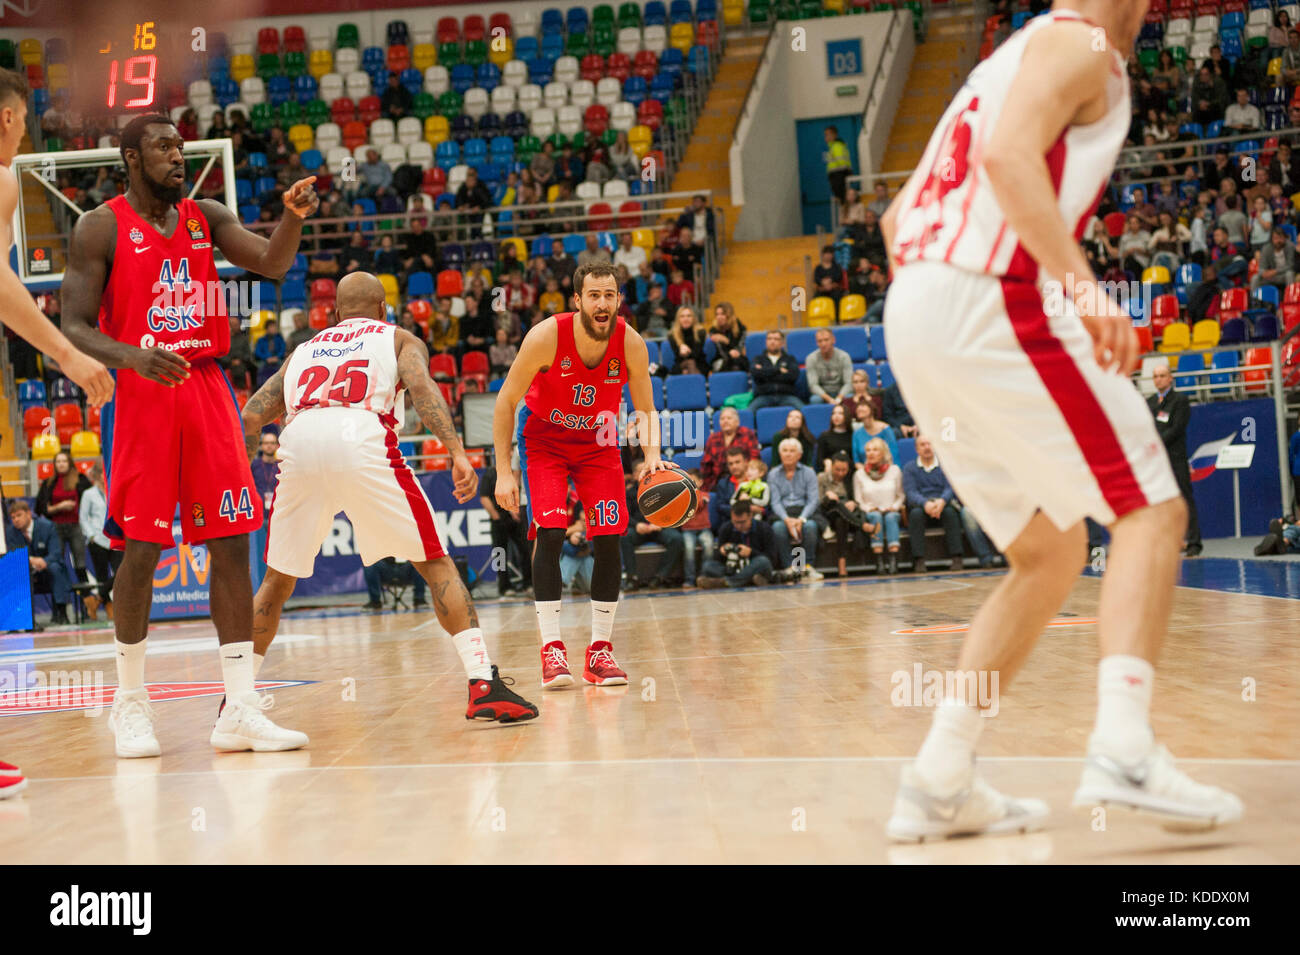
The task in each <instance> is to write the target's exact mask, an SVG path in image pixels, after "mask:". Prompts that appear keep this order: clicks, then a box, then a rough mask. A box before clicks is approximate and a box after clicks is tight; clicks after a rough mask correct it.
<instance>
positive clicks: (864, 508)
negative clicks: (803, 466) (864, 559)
mask: <svg viewBox="0 0 1300 955" xmlns="http://www.w3.org/2000/svg"><path fill="white" fill-rule="evenodd" d="M864 455H865V458H864V460H865V466H863V467H861V468H859V469H858V470H857V473H855V474H854V475H853V499H854V500H855V501H857V503H858V510H859V511H861V512H862V514H863V516H864V517H865V518H866V522H867V523H868V524H870V525H871V526H872V527H873V528H874V530H872V531H870V532H869V533H870V534H871V551H872V553H874V554H875V555H876V573H877V574H884V573H886V568H885V551H886V549H888V552H889V554H888V556H889V566H888V573H891V574H896V573H898V539H899V533H900V527H901V526H902V513H903V505H904V503H905V498H904V496H903V473H902V471H900V470H899V468H898V465H896V464H894V457H893V454H892V453H890V450H889V445H888V444H886V443H885V442H884V441H882V440H881V439H879V438H876V439H874V440H872V441H869V442H867V445H866V447H865V449H864Z"/></svg>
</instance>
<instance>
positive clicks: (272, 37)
mask: <svg viewBox="0 0 1300 955" xmlns="http://www.w3.org/2000/svg"><path fill="white" fill-rule="evenodd" d="M257 52H258V53H279V52H280V31H279V30H277V29H276V28H275V27H262V29H260V30H258V31H257Z"/></svg>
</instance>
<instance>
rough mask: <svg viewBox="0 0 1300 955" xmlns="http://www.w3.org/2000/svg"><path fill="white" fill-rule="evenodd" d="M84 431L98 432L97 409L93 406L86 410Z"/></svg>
mask: <svg viewBox="0 0 1300 955" xmlns="http://www.w3.org/2000/svg"><path fill="white" fill-rule="evenodd" d="M86 430H87V431H98V430H99V408H97V407H96V406H95V405H91V406H90V407H88V408H87V409H86Z"/></svg>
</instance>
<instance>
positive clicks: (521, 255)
mask: <svg viewBox="0 0 1300 955" xmlns="http://www.w3.org/2000/svg"><path fill="white" fill-rule="evenodd" d="M508 245H510V246H514V249H515V258H517V259H518V260H519V261H520V262H527V261H528V246H527V245H525V244H524V240H523V239H503V240H502V242H501V254H502V255H504V254H505V251H506V246H508Z"/></svg>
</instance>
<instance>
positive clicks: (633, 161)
mask: <svg viewBox="0 0 1300 955" xmlns="http://www.w3.org/2000/svg"><path fill="white" fill-rule="evenodd" d="M591 165H595V163H592V164H591ZM638 167H639V163H638V162H637V158H636V153H634V152H633V151H632V146H631V145H630V144H629V143H628V141H627V132H626V131H624V130H619V132H618V136H617V137H615V139H614V142H613V143H612V144H611V145H610V147H609V166H608V168H609V172H610V176H611V177H612V178H617V179H630V178H632V177H633V176H635V175H636V174H637V170H638ZM587 179H588V181H590V182H596V181H597V180H595V179H592V176H591V166H590V165H589V166H588V167H587Z"/></svg>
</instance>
